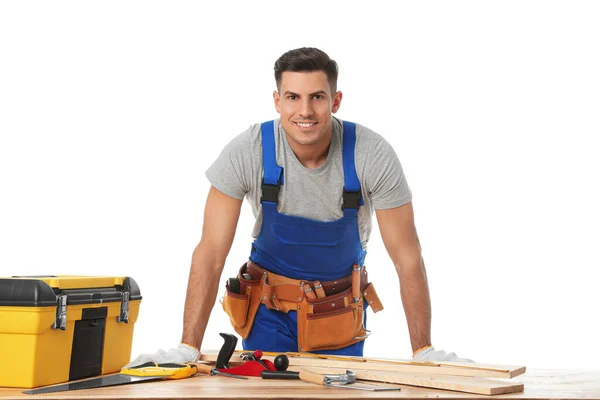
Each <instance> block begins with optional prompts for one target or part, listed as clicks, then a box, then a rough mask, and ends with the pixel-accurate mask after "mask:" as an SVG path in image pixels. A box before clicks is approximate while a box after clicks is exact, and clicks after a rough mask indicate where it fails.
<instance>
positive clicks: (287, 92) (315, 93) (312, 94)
mask: <svg viewBox="0 0 600 400" xmlns="http://www.w3.org/2000/svg"><path fill="white" fill-rule="evenodd" d="M319 94H320V95H327V92H326V91H324V90H319V91H316V92H314V93H311V94H309V96H316V95H319ZM283 95H284V96H287V95H290V96H298V93H294V92H292V91H290V90H286V91H285V92H283Z"/></svg>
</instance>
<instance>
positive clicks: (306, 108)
mask: <svg viewBox="0 0 600 400" xmlns="http://www.w3.org/2000/svg"><path fill="white" fill-rule="evenodd" d="M313 114H314V111H313V108H312V104H311V102H310V99H307V100H304V101H303V102H302V108H301V109H300V115H301V116H302V117H305V118H306V117H310V116H312V115H313Z"/></svg>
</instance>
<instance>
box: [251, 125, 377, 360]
mask: <svg viewBox="0 0 600 400" xmlns="http://www.w3.org/2000/svg"><path fill="white" fill-rule="evenodd" d="M261 134H262V148H263V151H262V153H263V171H264V178H263V185H262V197H261V205H262V213H263V220H262V227H261V230H260V233H259V235H258V237H257V238H256V240H255V241H254V243H253V244H252V252H251V254H250V259H251V260H252V261H253V262H255V263H256V264H258V265H260V266H261V267H263V268H264V269H266V270H268V271H271V272H274V273H275V274H279V275H283V276H286V277H288V278H292V279H303V280H320V281H321V282H324V281H332V280H336V279H339V278H343V277H346V276H348V275H350V274H351V272H352V265H353V264H359V265H360V266H362V265H364V259H365V255H366V251H364V250H363V248H362V245H361V241H360V234H359V230H358V208H359V206H360V205H362V204H363V200H362V197H361V192H360V182H359V180H358V176H357V174H356V169H355V166H354V145H355V143H356V125H355V124H354V123H352V122H346V121H344V122H343V140H342V143H343V144H342V146H343V147H342V159H343V167H344V188H339V189H337V188H332V190H340V191H342V189H343V190H344V194H343V205H342V208H343V212H344V216H343V217H342V218H340V219H338V220H335V221H329V222H323V221H315V220H311V219H307V218H302V217H297V216H292V215H285V214H281V213H279V212H277V195H278V191H279V185H281V184H282V183H283V168H281V167H280V166H278V165H277V162H276V160H277V158H276V153H275V135H274V123H273V121H269V122H265V123H263V124H262V133H261ZM307 195H310V193H307ZM365 309H366V307H365ZM365 314H366V313H365ZM365 323H366V315H365ZM243 347H244V349H261V350H263V351H277V352H287V351H291V352H295V351H298V344H297V313H296V311H289V312H288V313H283V312H279V311H275V310H269V309H268V308H267V307H266V306H265V305H264V304H261V305H260V307H259V309H258V312H257V314H256V317H255V320H254V325H253V326H252V330H251V331H250V334H249V336H248V338H247V339H246V340H244V341H243ZM363 347H364V340H363V341H360V342H357V343H355V344H352V345H350V346H348V347H344V348H341V349H338V350H323V351H315V352H314V353H327V354H339V355H354V356H362V354H363Z"/></svg>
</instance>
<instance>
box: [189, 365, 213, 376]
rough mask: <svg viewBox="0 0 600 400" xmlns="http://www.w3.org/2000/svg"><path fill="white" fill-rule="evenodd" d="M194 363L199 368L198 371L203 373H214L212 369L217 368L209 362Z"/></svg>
mask: <svg viewBox="0 0 600 400" xmlns="http://www.w3.org/2000/svg"><path fill="white" fill-rule="evenodd" d="M194 365H195V366H196V368H198V372H202V373H203V374H208V375H212V370H213V368H215V367H213V366H212V365H209V364H199V363H195V364H194Z"/></svg>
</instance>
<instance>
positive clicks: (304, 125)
mask: <svg viewBox="0 0 600 400" xmlns="http://www.w3.org/2000/svg"><path fill="white" fill-rule="evenodd" d="M294 123H295V124H296V125H298V126H299V127H300V128H310V127H312V126H314V125H316V124H317V123H316V122H294Z"/></svg>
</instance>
